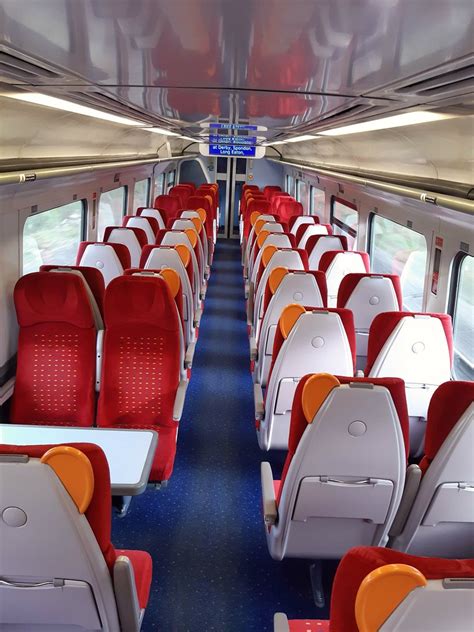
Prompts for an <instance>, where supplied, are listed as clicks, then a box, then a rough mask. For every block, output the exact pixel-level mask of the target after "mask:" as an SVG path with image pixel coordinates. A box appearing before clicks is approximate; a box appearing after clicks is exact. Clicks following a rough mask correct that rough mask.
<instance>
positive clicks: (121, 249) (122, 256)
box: [76, 241, 130, 270]
mask: <svg viewBox="0 0 474 632" xmlns="http://www.w3.org/2000/svg"><path fill="white" fill-rule="evenodd" d="M103 243H104V242H102V241H81V243H80V244H79V248H78V249H77V258H76V265H77V266H80V265H81V259H82V256H83V254H84V252H85V250H86V248H87V246H93V245H94V244H103ZM107 245H108V246H110V247H111V248H113V249H114V250H115V254H116V255H117V257H118V259H119V261H120V263H121V264H122V268H123V269H124V270H125V268H129V267H130V252H129V250H128V248H127V246H125V245H124V244H112V243H108V244H107Z"/></svg>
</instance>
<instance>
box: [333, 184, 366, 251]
mask: <svg viewBox="0 0 474 632" xmlns="http://www.w3.org/2000/svg"><path fill="white" fill-rule="evenodd" d="M336 202H339V204H343V205H344V206H347V208H350V209H352V210H353V211H355V212H356V213H357V230H355V229H354V228H351V227H350V226H348V225H347V224H345V223H344V222H342V221H341V220H340V219H339V218H337V217H334V207H335V205H336ZM359 219H360V213H359V210H358V208H357V206H356V205H355V204H354V203H353V202H348V201H347V200H345V199H344V198H340V197H338V196H337V195H332V196H331V211H330V215H329V222H330V224H331V226H332V225H333V224H335V225H336V226H337V227H338V228H339V229H340V230H342V231H344V233H346V234H347V235H349V236H350V237H352V239H354V240H355V241H357V235H358V233H359V230H358V228H359ZM338 222H339V223H338ZM353 233H354V234H353Z"/></svg>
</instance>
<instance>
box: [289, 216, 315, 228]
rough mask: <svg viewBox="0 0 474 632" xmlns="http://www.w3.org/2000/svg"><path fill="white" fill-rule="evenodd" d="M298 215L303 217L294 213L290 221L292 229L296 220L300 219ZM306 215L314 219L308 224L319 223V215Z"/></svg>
mask: <svg viewBox="0 0 474 632" xmlns="http://www.w3.org/2000/svg"><path fill="white" fill-rule="evenodd" d="M298 217H301V215H293V217H290V219H289V222H288V226H289V227H290V230H291V229H292V228H293V226H294V225H295V222H296V220H297V219H298ZM305 217H308V218H309V219H311V220H313V221H312V222H311V223H309V224H306V226H308V225H309V226H311V224H319V217H318V216H317V215H306V216H305Z"/></svg>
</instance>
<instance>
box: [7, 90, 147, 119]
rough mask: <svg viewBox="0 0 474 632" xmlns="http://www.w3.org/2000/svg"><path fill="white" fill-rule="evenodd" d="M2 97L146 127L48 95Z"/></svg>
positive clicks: (21, 93) (38, 93)
mask: <svg viewBox="0 0 474 632" xmlns="http://www.w3.org/2000/svg"><path fill="white" fill-rule="evenodd" d="M2 96H6V97H9V98H10V99H17V100H18V101H26V102H27V103H34V104H35V105H43V106H45V107H48V108H54V109H56V110H63V111H64V112H72V113H74V114H82V115H83V116H90V117H92V118H97V119H102V120H104V121H110V122H111V123H120V124H121V125H133V126H136V127H143V125H146V123H143V122H141V121H136V120H134V119H130V118H126V117H125V116H116V115H115V114H109V113H108V112H102V111H101V110H96V109H95V108H90V107H87V106H85V105H79V104H78V103H73V102H72V101H66V100H65V99H58V98H57V97H51V96H49V95H47V94H42V93H41V92H15V93H10V94H9V93H3V94H2Z"/></svg>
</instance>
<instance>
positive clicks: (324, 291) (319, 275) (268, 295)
mask: <svg viewBox="0 0 474 632" xmlns="http://www.w3.org/2000/svg"><path fill="white" fill-rule="evenodd" d="M289 272H300V271H299V270H289ZM307 274H311V275H312V276H314V278H315V279H316V283H317V284H318V287H319V291H320V292H321V298H322V299H323V305H324V306H325V307H326V305H327V304H328V288H327V284H326V275H325V274H324V272H320V271H319V270H307ZM272 297H273V294H272V291H271V290H270V286H269V285H268V283H267V287H266V288H265V295H264V298H263V313H265V311H266V309H267V307H268V304H269V303H270V301H271V300H272Z"/></svg>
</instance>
